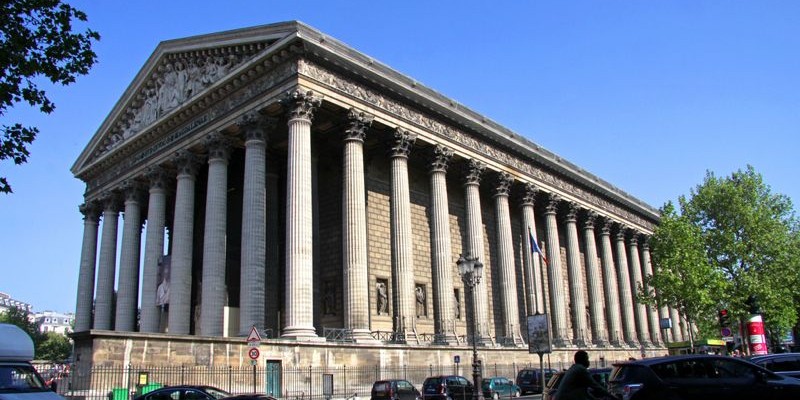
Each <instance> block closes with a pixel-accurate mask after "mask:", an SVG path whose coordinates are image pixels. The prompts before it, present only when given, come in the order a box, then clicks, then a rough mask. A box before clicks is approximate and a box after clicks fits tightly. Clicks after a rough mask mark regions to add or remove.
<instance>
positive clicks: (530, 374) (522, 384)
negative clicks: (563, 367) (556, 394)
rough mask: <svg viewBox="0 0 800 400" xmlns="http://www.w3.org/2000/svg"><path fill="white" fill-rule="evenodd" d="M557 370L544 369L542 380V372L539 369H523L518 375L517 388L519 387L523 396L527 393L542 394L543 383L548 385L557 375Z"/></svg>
mask: <svg viewBox="0 0 800 400" xmlns="http://www.w3.org/2000/svg"><path fill="white" fill-rule="evenodd" d="M556 372H558V371H556V370H555V369H551V368H545V369H544V380H543V379H541V376H540V375H541V371H540V370H539V369H538V368H525V369H521V370H520V371H519V372H518V373H517V386H519V390H520V391H521V392H522V394H526V393H541V392H542V387H543V386H544V385H543V382H544V383H547V381H548V380H550V377H552V376H553V374H555V373H556Z"/></svg>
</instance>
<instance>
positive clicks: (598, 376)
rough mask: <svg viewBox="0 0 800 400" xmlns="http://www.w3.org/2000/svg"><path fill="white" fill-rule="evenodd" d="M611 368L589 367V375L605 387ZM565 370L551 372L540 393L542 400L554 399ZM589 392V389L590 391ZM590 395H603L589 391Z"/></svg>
mask: <svg viewBox="0 0 800 400" xmlns="http://www.w3.org/2000/svg"><path fill="white" fill-rule="evenodd" d="M611 371H612V369H611V368H589V375H591V376H592V378H594V380H596V381H597V383H599V384H601V385H603V387H606V385H607V383H608V378H609V376H610V375H611ZM566 373H567V371H560V372H556V373H555V374H553V377H552V378H550V380H549V381H547V385H546V386H545V388H544V392H543V393H542V400H556V391H557V390H558V387H559V386H560V385H561V380H562V378H564V374H566ZM590 392H591V391H590ZM591 394H592V396H594V397H595V398H598V399H602V398H603V396H602V395H601V394H600V393H591Z"/></svg>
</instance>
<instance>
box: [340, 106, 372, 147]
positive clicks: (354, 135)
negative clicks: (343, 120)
mask: <svg viewBox="0 0 800 400" xmlns="http://www.w3.org/2000/svg"><path fill="white" fill-rule="evenodd" d="M373 119H375V116H374V115H372V114H367V113H365V112H363V111H358V110H356V109H355V108H351V109H350V111H348V112H347V121H348V125H347V129H346V130H345V131H344V140H345V141H350V140H356V141H359V142H363V141H364V139H366V137H367V131H368V130H369V127H370V126H372V120H373Z"/></svg>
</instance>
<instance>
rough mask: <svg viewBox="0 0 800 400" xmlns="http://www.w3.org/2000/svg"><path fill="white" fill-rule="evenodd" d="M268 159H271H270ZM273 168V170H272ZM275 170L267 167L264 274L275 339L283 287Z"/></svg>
mask: <svg viewBox="0 0 800 400" xmlns="http://www.w3.org/2000/svg"><path fill="white" fill-rule="evenodd" d="M270 159H273V160H274V158H273V157H271V158H270ZM273 167H274V168H273ZM274 169H277V166H274V165H273V164H272V163H269V165H267V238H266V240H267V270H266V274H267V276H268V277H271V278H272V279H267V280H266V288H265V290H264V292H265V294H264V302H265V304H264V310H265V311H264V312H265V314H266V317H265V319H266V326H267V328H268V329H272V330H273V331H274V332H275V335H274V336H271V337H276V336H277V334H278V331H279V329H280V326H281V321H279V319H278V315H279V313H280V301H281V299H280V295H279V293H280V288H281V287H283V282H281V281H280V280H278V279H277V277H278V276H279V275H278V274H280V271H281V265H280V261H281V257H280V253H279V252H280V243H279V242H280V235H281V232H280V226H279V225H280V215H279V214H280V213H279V210H278V204H279V201H280V200H279V196H278V190H279V187H280V183H279V179H280V177H279V176H278V174H277V173H275V172H271V171H272V170H274Z"/></svg>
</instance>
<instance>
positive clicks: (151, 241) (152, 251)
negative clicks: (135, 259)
mask: <svg viewBox="0 0 800 400" xmlns="http://www.w3.org/2000/svg"><path fill="white" fill-rule="evenodd" d="M146 176H147V178H148V179H149V181H150V197H149V200H148V202H147V204H148V206H147V232H146V236H145V242H144V267H143V271H142V315H141V317H140V319H141V326H140V327H139V330H140V331H141V332H159V330H160V324H159V322H160V321H161V313H160V310H159V305H158V304H157V303H156V300H157V291H158V284H159V283H160V282H158V262H159V260H160V259H161V257H162V256H163V255H164V225H165V224H166V212H167V191H166V186H167V184H166V183H167V176H166V174H165V173H164V169H163V168H161V167H158V166H154V167H150V168H148V170H147V172H146Z"/></svg>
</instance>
